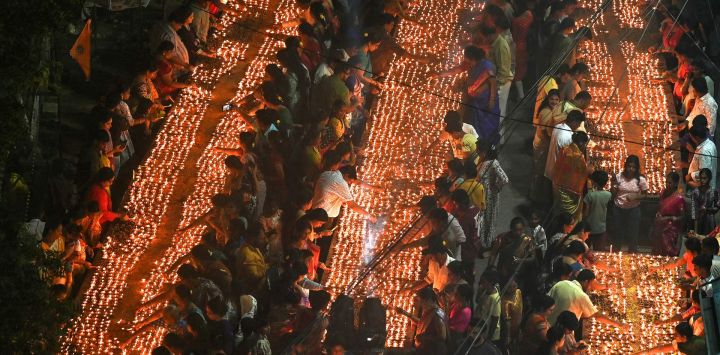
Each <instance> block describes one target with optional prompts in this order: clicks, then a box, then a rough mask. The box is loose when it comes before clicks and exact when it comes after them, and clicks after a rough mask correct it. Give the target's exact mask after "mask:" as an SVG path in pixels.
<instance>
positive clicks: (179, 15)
mask: <svg viewBox="0 0 720 355" xmlns="http://www.w3.org/2000/svg"><path fill="white" fill-rule="evenodd" d="M193 18H194V15H193V12H192V9H190V8H189V7H186V6H181V7H179V8H177V9H175V10H174V11H173V12H172V13H170V16H168V21H167V22H162V23H158V24H157V25H155V26H154V27H153V28H152V30H150V41H149V42H150V51H151V53H152V54H155V51H157V48H158V45H160V43H162V42H163V41H168V42H170V43H172V44H173V45H174V46H175V49H173V54H172V56H171V57H170V58H169V59H170V61H171V62H172V63H173V64H174V65H176V66H181V67H184V69H185V70H190V68H192V67H191V66H190V54H188V50H187V48H186V47H185V44H183V42H182V40H181V39H180V36H179V35H178V34H177V31H178V30H179V29H180V27H182V26H186V25H189V24H191V23H192V21H193Z"/></svg>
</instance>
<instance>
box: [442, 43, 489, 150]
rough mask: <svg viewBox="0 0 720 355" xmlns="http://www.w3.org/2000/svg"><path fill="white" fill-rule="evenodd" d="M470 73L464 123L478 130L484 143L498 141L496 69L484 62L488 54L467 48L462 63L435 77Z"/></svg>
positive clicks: (477, 48)
mask: <svg viewBox="0 0 720 355" xmlns="http://www.w3.org/2000/svg"><path fill="white" fill-rule="evenodd" d="M463 71H467V73H468V78H467V88H466V89H465V90H464V92H463V103H464V107H463V121H464V122H465V123H467V124H471V125H472V126H473V127H475V130H476V131H477V133H478V135H479V136H480V138H482V139H487V140H491V141H493V140H497V139H499V137H498V135H497V132H498V128H499V127H500V104H499V102H498V100H497V83H496V82H495V65H493V64H492V62H490V61H489V60H488V59H486V58H485V51H483V50H482V49H481V48H479V47H476V46H467V47H465V49H464V51H463V62H462V63H461V64H460V65H457V66H455V67H454V68H451V69H449V70H446V71H444V72H441V73H438V74H436V75H433V77H446V76H451V75H456V74H459V73H461V72H463Z"/></svg>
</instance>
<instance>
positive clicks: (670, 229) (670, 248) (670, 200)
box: [652, 190, 685, 256]
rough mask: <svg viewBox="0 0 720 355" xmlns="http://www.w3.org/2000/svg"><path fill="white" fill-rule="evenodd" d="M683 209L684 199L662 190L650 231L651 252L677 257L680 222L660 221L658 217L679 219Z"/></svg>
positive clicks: (679, 194)
mask: <svg viewBox="0 0 720 355" xmlns="http://www.w3.org/2000/svg"><path fill="white" fill-rule="evenodd" d="M684 209H685V199H684V198H683V196H682V194H681V193H680V192H678V191H672V192H668V191H666V190H663V192H662V193H661V194H660V208H658V212H657V214H656V215H655V224H654V225H653V230H652V241H653V249H654V250H653V252H654V253H656V254H661V255H668V256H677V255H678V252H679V250H678V243H677V241H678V235H679V234H680V232H681V231H682V224H683V222H682V220H679V221H669V220H661V219H660V217H681V216H682V215H683V212H684Z"/></svg>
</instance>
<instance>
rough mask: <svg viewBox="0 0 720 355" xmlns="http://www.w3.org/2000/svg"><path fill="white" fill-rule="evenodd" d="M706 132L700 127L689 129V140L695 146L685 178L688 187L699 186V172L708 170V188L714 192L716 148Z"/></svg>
mask: <svg viewBox="0 0 720 355" xmlns="http://www.w3.org/2000/svg"><path fill="white" fill-rule="evenodd" d="M707 135H708V131H707V130H706V129H705V127H702V126H693V127H692V128H690V139H692V141H693V142H694V143H695V144H696V145H697V147H696V148H695V154H693V158H692V161H690V167H689V168H688V174H687V176H686V177H685V181H687V183H688V185H691V186H693V187H698V186H699V185H700V170H702V169H705V168H707V169H710V171H711V172H712V179H710V188H711V189H713V190H715V181H716V180H717V179H716V176H717V158H716V156H717V147H716V146H715V143H713V141H712V140H710V139H708V136H707Z"/></svg>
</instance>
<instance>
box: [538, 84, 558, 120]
mask: <svg viewBox="0 0 720 355" xmlns="http://www.w3.org/2000/svg"><path fill="white" fill-rule="evenodd" d="M551 96H557V97H558V98H559V97H560V90H558V89H552V90H550V91H548V93H547V96H545V98H544V99H543V100H542V103H540V107H538V110H537V112H535V114H537V115H539V114H540V111H542V110H543V109H546V108H549V107H550V97H551Z"/></svg>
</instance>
